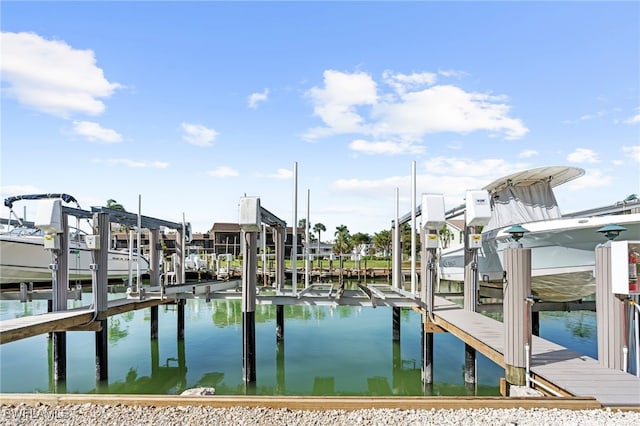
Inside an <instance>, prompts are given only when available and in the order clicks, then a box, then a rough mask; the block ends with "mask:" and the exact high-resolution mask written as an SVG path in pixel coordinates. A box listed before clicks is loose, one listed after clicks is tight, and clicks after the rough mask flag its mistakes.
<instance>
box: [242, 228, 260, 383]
mask: <svg viewBox="0 0 640 426" xmlns="http://www.w3.org/2000/svg"><path fill="white" fill-rule="evenodd" d="M241 234H242V239H243V240H242V241H243V244H242V246H243V247H242V248H243V254H242V259H243V263H244V265H243V271H242V372H243V379H244V381H245V382H255V381H256V317H255V311H256V274H255V270H256V243H257V238H256V232H246V231H244V230H243V231H242V232H241Z"/></svg>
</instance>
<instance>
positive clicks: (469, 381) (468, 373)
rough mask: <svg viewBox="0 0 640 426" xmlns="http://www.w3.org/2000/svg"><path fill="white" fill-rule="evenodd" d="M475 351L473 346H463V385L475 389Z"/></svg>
mask: <svg viewBox="0 0 640 426" xmlns="http://www.w3.org/2000/svg"><path fill="white" fill-rule="evenodd" d="M476 377H477V375H476V350H475V349H474V348H473V346H471V345H468V344H466V343H465V344H464V383H465V384H466V385H467V387H469V386H471V387H473V388H475V384H476Z"/></svg>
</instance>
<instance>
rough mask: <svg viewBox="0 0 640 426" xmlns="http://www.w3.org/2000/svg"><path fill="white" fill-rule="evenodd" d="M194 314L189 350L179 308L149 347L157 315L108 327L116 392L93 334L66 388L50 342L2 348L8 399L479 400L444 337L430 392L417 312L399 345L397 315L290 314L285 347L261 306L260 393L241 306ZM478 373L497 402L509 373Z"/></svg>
mask: <svg viewBox="0 0 640 426" xmlns="http://www.w3.org/2000/svg"><path fill="white" fill-rule="evenodd" d="M3 303H6V302H3ZM4 306H5V307H6V305H4ZM45 309H46V306H45ZM8 310H9V311H10V313H11V315H15V314H16V313H22V311H23V310H24V306H20V305H19V304H18V305H12V306H11V307H10V308H9V309H8ZM185 314H186V321H185V322H186V325H185V340H184V341H180V340H178V339H177V336H176V324H177V312H176V311H175V310H174V309H172V308H170V307H168V308H161V309H159V326H158V330H159V332H158V339H157V340H152V339H150V321H149V319H150V315H149V312H148V310H143V311H136V312H129V313H126V314H122V315H116V316H113V317H110V318H109V319H108V321H107V324H108V327H109V329H108V343H109V348H108V351H109V355H108V356H109V381H108V383H99V382H98V383H96V379H95V374H96V373H95V354H94V351H93V350H85V349H84V348H87V347H88V348H92V347H93V346H94V337H95V334H94V333H92V332H70V333H67V335H68V336H69V343H68V344H69V346H68V351H67V353H68V355H67V357H68V359H67V363H68V365H69V367H70V368H69V374H68V376H67V381H66V382H61V383H58V384H57V387H56V384H55V383H54V381H53V377H52V371H53V368H52V364H53V361H52V351H51V343H50V341H49V339H47V338H46V337H44V336H42V338H39V337H38V338H32V339H26V340H24V341H19V342H13V343H9V344H7V345H3V346H2V348H0V350H2V353H1V356H2V359H1V360H2V362H1V363H0V373H1V376H2V389H3V391H5V392H33V391H40V392H66V391H68V392H82V393H89V392H96V393H126V394H137V393H146V394H179V393H181V392H182V391H184V390H185V389H188V388H192V387H213V388H215V389H216V393H218V394H221V395H225V394H226V395H242V394H258V395H318V396H322V395H360V396H367V395H368V396H381V395H389V396H393V395H398V396H420V395H467V394H469V392H470V390H469V389H468V388H467V387H466V386H465V385H464V380H463V378H462V375H461V374H459V372H460V371H461V369H462V366H463V364H464V359H463V357H464V353H463V347H462V344H461V343H460V342H459V341H457V340H456V339H455V337H453V336H446V335H444V333H439V335H437V336H435V340H436V342H435V345H434V347H435V354H434V380H435V383H434V384H433V385H430V386H426V387H425V386H423V384H422V381H421V371H420V365H421V354H420V347H421V345H420V339H421V335H420V334H421V333H420V330H421V324H420V320H421V318H420V316H419V315H418V314H417V313H416V312H414V311H412V310H403V311H402V312H401V324H402V328H403V331H402V339H401V341H400V342H393V341H392V311H391V309H388V308H382V309H369V308H354V307H348V306H334V307H328V306H325V307H321V306H285V307H284V314H285V335H284V342H277V341H276V336H275V328H276V324H275V323H276V308H275V306H267V305H265V306H258V308H257V310H256V315H255V316H256V355H257V359H256V362H257V365H256V371H257V380H256V382H255V383H253V384H245V383H244V382H243V381H242V341H241V338H242V337H241V336H242V333H241V324H242V312H241V303H240V301H229V300H221V301H211V302H208V303H207V302H206V301H205V300H190V301H188V303H187V305H186V307H185ZM38 353H42V354H43V355H44V354H46V355H44V356H45V357H46V358H45V359H47V360H48V362H46V361H45V359H42V361H45V362H44V364H43V365H42V368H40V367H38V362H39V361H38V360H37V354H38ZM23 354H27V355H26V356H24V355H23ZM20 357H23V358H25V359H24V360H22V359H21V358H20ZM19 360H20V361H24V363H28V365H32V366H35V367H36V368H34V369H33V371H29V372H28V374H24V373H23V374H18V372H17V371H18V370H19V371H22V372H24V371H25V370H24V369H23V368H17V367H16V366H17V365H18V361H19ZM40 362H41V361H40ZM480 362H481V361H479V363H480ZM71 366H73V367H72V368H71ZM43 370H44V371H43ZM478 370H479V372H483V373H484V374H485V377H484V378H483V379H482V380H481V382H482V385H481V386H478V387H477V388H476V389H473V392H474V393H477V394H485V395H498V394H499V391H498V378H499V377H500V374H502V373H503V372H502V371H501V370H500V369H499V367H496V366H495V365H492V364H489V363H487V365H486V366H483V367H479V369H478ZM38 372H43V373H44V374H41V373H38ZM42 379H44V383H41V380H42Z"/></svg>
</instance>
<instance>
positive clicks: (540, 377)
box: [434, 297, 640, 407]
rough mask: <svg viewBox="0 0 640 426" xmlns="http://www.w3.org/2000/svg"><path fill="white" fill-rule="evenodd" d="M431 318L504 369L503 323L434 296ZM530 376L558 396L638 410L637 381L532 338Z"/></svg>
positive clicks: (633, 377)
mask: <svg viewBox="0 0 640 426" xmlns="http://www.w3.org/2000/svg"><path fill="white" fill-rule="evenodd" d="M434 319H435V321H436V323H437V325H439V326H440V327H442V328H443V329H445V330H446V331H448V332H450V333H451V334H453V335H455V336H456V337H458V338H459V339H460V340H462V341H463V342H465V343H466V344H468V345H470V346H472V347H473V348H475V349H476V350H477V351H479V352H480V353H482V354H483V355H485V356H486V357H487V358H489V359H491V360H492V361H493V362H495V363H496V364H498V365H500V366H502V367H505V362H504V346H505V335H504V324H503V323H502V322H500V321H497V320H494V319H492V318H489V317H487V316H485V315H483V314H479V313H476V312H471V311H467V310H465V309H463V308H462V307H461V306H459V305H457V304H455V303H454V302H451V301H449V300H447V299H444V298H441V297H436V298H435V306H434ZM531 346H532V347H531V349H532V352H531V375H532V377H533V378H534V379H535V380H537V381H540V382H542V383H544V384H545V385H546V386H548V387H550V388H553V389H555V390H556V391H558V392H559V393H561V394H564V395H567V396H577V397H595V398H596V399H597V400H598V401H599V402H600V403H601V404H602V405H603V406H606V407H640V378H638V377H635V376H633V375H631V374H628V373H625V372H623V371H620V370H614V369H610V368H606V367H604V366H602V365H600V363H599V362H598V361H597V360H595V359H593V358H591V357H588V356H585V355H581V354H578V353H576V352H573V351H570V350H569V349H567V348H565V347H563V346H560V345H557V344H555V343H553V342H550V341H548V340H545V339H542V338H540V337H538V336H532V343H531Z"/></svg>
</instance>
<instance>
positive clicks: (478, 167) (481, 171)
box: [422, 157, 528, 187]
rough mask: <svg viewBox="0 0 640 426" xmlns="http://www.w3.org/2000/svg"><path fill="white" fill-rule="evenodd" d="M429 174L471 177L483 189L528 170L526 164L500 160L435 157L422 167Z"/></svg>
mask: <svg viewBox="0 0 640 426" xmlns="http://www.w3.org/2000/svg"><path fill="white" fill-rule="evenodd" d="M422 167H423V168H424V170H426V171H427V172H428V173H429V174H436V175H442V176H459V177H462V176H469V177H471V178H473V179H475V180H480V181H483V182H480V185H478V187H483V186H485V185H488V184H489V183H491V181H493V180H495V179H497V178H499V177H501V176H506V175H508V174H510V173H513V172H515V171H518V170H522V169H526V168H527V167H528V165H527V164H526V163H512V162H509V161H506V160H503V159H499V158H486V159H472V158H450V157H435V158H432V159H429V160H427V161H425V162H424V163H423V165H422Z"/></svg>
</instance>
